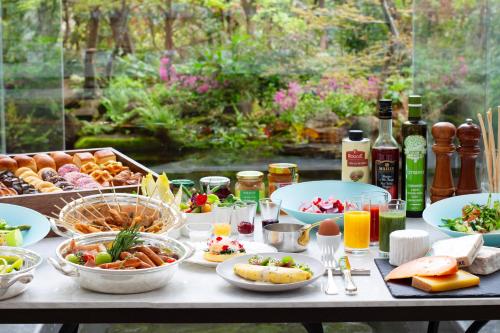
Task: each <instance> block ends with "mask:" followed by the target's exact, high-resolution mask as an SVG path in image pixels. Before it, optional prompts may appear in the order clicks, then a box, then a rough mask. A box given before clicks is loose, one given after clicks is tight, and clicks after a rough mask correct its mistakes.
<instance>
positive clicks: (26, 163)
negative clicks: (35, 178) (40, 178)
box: [14, 155, 38, 172]
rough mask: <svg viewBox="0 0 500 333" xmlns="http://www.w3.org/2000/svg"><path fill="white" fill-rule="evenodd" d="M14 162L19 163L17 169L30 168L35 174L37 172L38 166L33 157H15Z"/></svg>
mask: <svg viewBox="0 0 500 333" xmlns="http://www.w3.org/2000/svg"><path fill="white" fill-rule="evenodd" d="M14 160H15V161H16V162H17V167H18V168H24V167H26V168H30V169H31V170H33V171H34V172H36V171H37V169H38V168H37V166H36V162H35V159H34V158H33V157H31V156H28V155H16V156H14Z"/></svg>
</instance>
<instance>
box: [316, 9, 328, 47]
mask: <svg viewBox="0 0 500 333" xmlns="http://www.w3.org/2000/svg"><path fill="white" fill-rule="evenodd" d="M325 2H326V1H325V0H318V7H319V8H320V9H324V8H325ZM319 48H320V49H321V50H322V51H325V50H326V49H327V48H328V35H327V33H326V31H325V29H323V30H322V31H321V37H320V39H319Z"/></svg>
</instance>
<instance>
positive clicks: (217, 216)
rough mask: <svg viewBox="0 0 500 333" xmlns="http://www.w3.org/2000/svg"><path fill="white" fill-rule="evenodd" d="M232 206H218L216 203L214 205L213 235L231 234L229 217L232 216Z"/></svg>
mask: <svg viewBox="0 0 500 333" xmlns="http://www.w3.org/2000/svg"><path fill="white" fill-rule="evenodd" d="M233 212H234V207H233V206H220V205H218V204H216V205H215V207H214V221H215V223H214V229H213V233H214V235H215V236H230V235H231V232H232V230H231V218H232V216H233Z"/></svg>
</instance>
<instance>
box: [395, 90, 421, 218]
mask: <svg viewBox="0 0 500 333" xmlns="http://www.w3.org/2000/svg"><path fill="white" fill-rule="evenodd" d="M408 108H409V111H408V121H405V122H404V123H403V158H402V160H403V161H402V170H403V172H402V174H403V176H402V177H401V178H402V179H401V198H402V199H404V200H406V216H408V217H421V216H422V212H423V210H424V209H425V197H426V192H427V123H426V122H425V121H423V120H422V98H421V97H420V96H419V95H411V96H410V98H409V100H408Z"/></svg>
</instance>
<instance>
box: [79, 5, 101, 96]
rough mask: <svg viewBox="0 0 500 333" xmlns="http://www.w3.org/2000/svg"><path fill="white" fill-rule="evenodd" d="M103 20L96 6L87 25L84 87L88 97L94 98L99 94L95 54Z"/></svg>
mask: <svg viewBox="0 0 500 333" xmlns="http://www.w3.org/2000/svg"><path fill="white" fill-rule="evenodd" d="M100 20H101V10H100V9H99V7H95V8H94V9H92V11H91V12H90V20H89V22H88V25H87V32H88V34H87V46H86V50H85V60H84V62H85V69H84V75H85V81H84V83H83V87H84V89H85V92H86V96H87V97H88V98H94V97H95V96H96V95H97V88H98V87H97V80H96V70H95V63H94V56H95V53H96V51H97V42H98V38H99V22H100Z"/></svg>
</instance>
